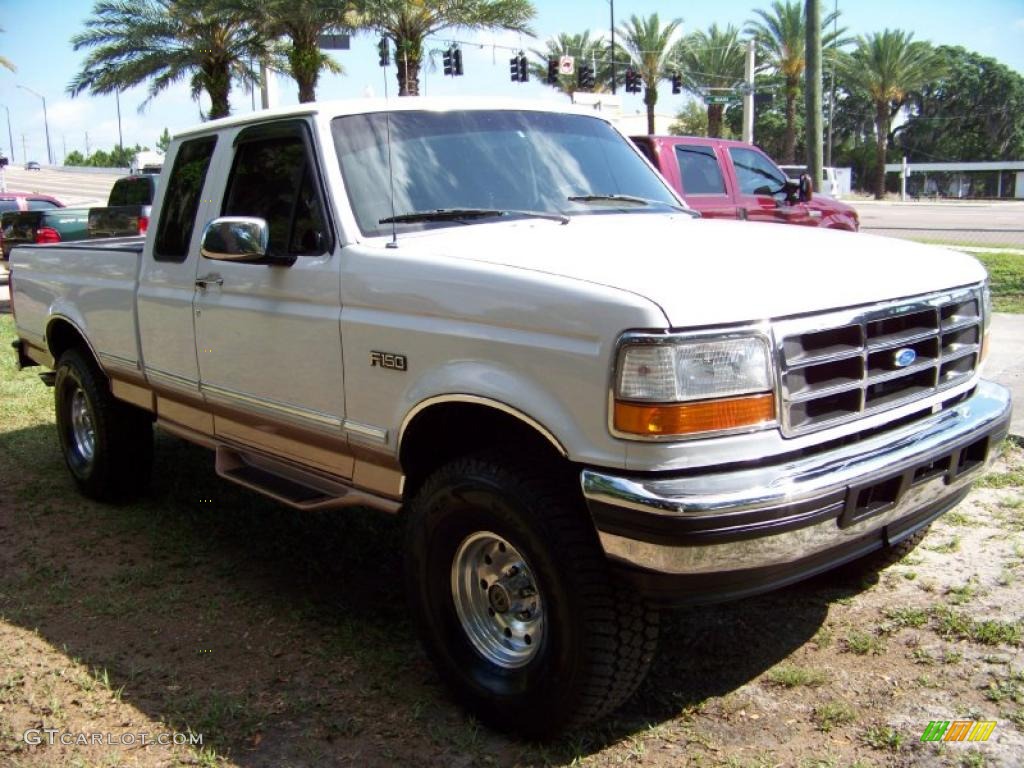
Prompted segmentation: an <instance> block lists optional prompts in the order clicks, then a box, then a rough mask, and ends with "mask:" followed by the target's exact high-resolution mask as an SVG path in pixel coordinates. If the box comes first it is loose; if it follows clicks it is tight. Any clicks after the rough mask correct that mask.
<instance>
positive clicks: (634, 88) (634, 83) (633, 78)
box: [626, 67, 641, 93]
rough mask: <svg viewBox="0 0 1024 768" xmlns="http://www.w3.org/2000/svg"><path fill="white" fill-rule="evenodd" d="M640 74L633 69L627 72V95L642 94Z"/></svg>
mask: <svg viewBox="0 0 1024 768" xmlns="http://www.w3.org/2000/svg"><path fill="white" fill-rule="evenodd" d="M640 79H641V78H640V73H639V72H636V71H635V70H634V69H633V68H632V67H630V68H629V69H627V70H626V93H640Z"/></svg>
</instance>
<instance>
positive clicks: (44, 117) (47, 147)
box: [18, 85, 53, 165]
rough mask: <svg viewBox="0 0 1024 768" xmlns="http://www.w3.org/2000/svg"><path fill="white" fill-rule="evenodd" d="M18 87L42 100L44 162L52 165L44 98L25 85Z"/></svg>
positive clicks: (48, 125)
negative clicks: (44, 142) (44, 138)
mask: <svg viewBox="0 0 1024 768" xmlns="http://www.w3.org/2000/svg"><path fill="white" fill-rule="evenodd" d="M18 87H19V88H21V90H23V91H28V92H29V93H31V94H32V95H33V96H38V97H39V98H40V99H42V100H43V125H44V126H45V128H46V161H47V162H48V163H49V164H50V165H53V151H52V150H51V149H50V120H49V118H48V117H47V116H46V97H45V96H43V94H41V93H37V92H36V91H33V90H32V89H31V88H29V87H28V86H27V85H19V86H18Z"/></svg>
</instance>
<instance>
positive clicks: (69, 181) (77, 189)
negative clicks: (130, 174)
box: [4, 165, 124, 206]
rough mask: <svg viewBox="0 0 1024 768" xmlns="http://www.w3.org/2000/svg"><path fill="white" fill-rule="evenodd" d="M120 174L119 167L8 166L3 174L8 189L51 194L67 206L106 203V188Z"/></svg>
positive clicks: (121, 174) (108, 193)
mask: <svg viewBox="0 0 1024 768" xmlns="http://www.w3.org/2000/svg"><path fill="white" fill-rule="evenodd" d="M123 175H124V174H123V173H122V172H119V171H59V170H52V169H50V168H44V169H43V170H41V171H26V170H24V169H23V168H22V167H21V166H20V165H19V166H15V167H11V166H8V167H7V169H6V171H5V173H4V176H5V177H6V179H5V180H6V182H7V191H8V192H39V193H41V194H44V195H52V196H53V197H55V198H57V199H58V200H60V201H61V202H62V203H64V205H67V206H91V205H106V203H107V197H108V196H109V195H110V188H111V187H112V186H114V182H115V181H117V179H118V178H120V177H121V176H123Z"/></svg>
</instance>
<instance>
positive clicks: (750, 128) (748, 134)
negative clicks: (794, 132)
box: [743, 40, 755, 144]
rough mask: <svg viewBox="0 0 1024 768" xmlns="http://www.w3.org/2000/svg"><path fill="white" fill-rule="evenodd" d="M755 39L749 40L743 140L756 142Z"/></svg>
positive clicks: (744, 95)
mask: <svg viewBox="0 0 1024 768" xmlns="http://www.w3.org/2000/svg"><path fill="white" fill-rule="evenodd" d="M754 55H755V54H754V41H753V40H747V65H746V71H745V72H744V74H745V75H746V81H747V87H746V89H745V90H744V91H743V141H745V142H746V143H747V144H753V143H754Z"/></svg>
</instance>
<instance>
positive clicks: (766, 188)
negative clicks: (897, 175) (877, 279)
mask: <svg viewBox="0 0 1024 768" xmlns="http://www.w3.org/2000/svg"><path fill="white" fill-rule="evenodd" d="M633 141H634V142H635V143H636V145H637V146H638V147H640V149H641V151H643V153H644V154H645V155H646V156H647V159H648V160H650V161H651V163H653V164H654V166H655V167H656V168H657V169H658V170H659V171H661V173H662V175H663V176H664V177H665V179H666V180H667V181H668V183H669V184H671V185H672V187H673V188H674V189H675V190H676V191H677V192H678V193H680V194H681V195H682V196H683V199H684V200H686V203H687V204H688V205H689V206H690V207H691V208H693V209H694V210H697V211H699V212H700V214H701V215H702V216H704V217H705V218H709V219H744V220H747V221H766V222H773V223H775V224H799V225H802V226H806V227H824V228H826V229H847V230H851V231H853V232H856V231H857V230H858V229H860V219H859V218H858V216H857V211H856V210H855V209H854V208H853V207H852V206H849V205H847V204H846V203H841V202H839V201H838V200H835V199H834V198H833V197H826V196H821V195H814V193H813V191H812V188H811V186H810V177H803V178H801V177H798V178H796V179H790V178H789V177H788V176H787V175H786V173H785V172H784V171H783V170H782V169H781V168H779V166H777V165H776V164H775V163H774V162H773V161H772V159H771V158H770V157H768V155H766V154H765V153H764V152H762V151H761V150H760V149H758V148H757V147H755V146H754V145H753V144H745V143H743V142H742V141H731V140H729V139H708V138H704V137H701V136H634V137H633Z"/></svg>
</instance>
